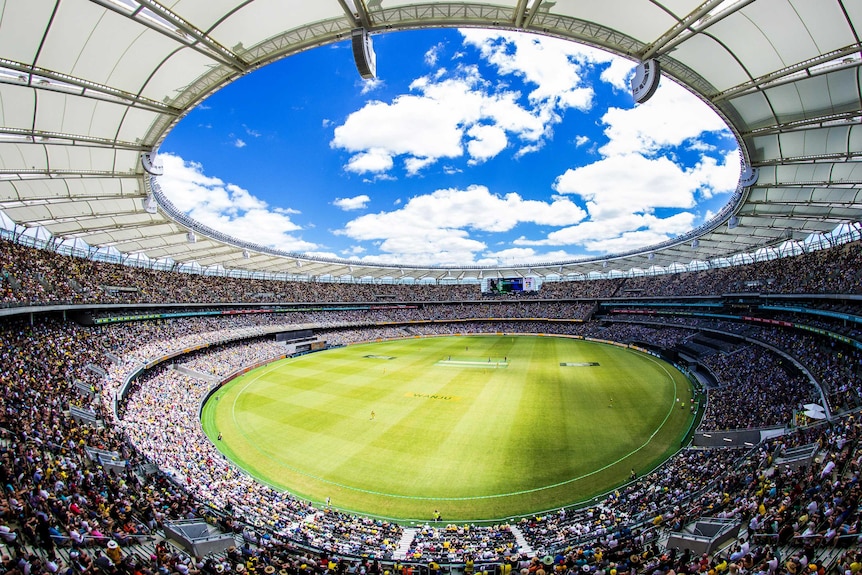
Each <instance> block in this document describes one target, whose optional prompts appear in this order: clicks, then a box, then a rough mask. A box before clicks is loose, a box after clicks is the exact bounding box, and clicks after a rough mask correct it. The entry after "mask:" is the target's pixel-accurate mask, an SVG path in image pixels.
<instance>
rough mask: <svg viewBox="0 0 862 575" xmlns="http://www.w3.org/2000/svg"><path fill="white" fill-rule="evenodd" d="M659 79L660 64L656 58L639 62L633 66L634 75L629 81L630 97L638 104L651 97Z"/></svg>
mask: <svg viewBox="0 0 862 575" xmlns="http://www.w3.org/2000/svg"><path fill="white" fill-rule="evenodd" d="M660 79H661V66H660V65H659V63H658V60H655V59H651V60H647V61H646V62H641V63H640V64H638V65H637V67H636V68H635V75H634V78H632V81H631V87H632V97H633V98H634V99H635V102H637V103H638V104H643V103H644V102H646V101H647V100H649V99H650V98H652V96H653V94H655V91H656V90H657V89H658V83H659V80H660Z"/></svg>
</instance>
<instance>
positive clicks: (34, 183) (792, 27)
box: [0, 0, 862, 280]
mask: <svg viewBox="0 0 862 575" xmlns="http://www.w3.org/2000/svg"><path fill="white" fill-rule="evenodd" d="M2 4H3V9H2V11H0V106H2V107H0V113H2V119H0V210H2V211H3V212H4V213H5V214H6V215H7V216H8V217H9V218H11V219H12V220H13V221H14V222H16V223H18V224H21V225H23V226H28V227H34V226H41V227H44V228H45V229H47V230H48V231H50V232H51V233H52V234H53V235H54V236H55V237H56V238H58V239H63V240H73V239H81V240H83V241H85V242H86V243H87V244H89V245H90V246H94V247H102V248H113V249H116V250H118V251H119V252H120V253H122V254H128V255H129V256H130V257H140V256H139V255H138V254H144V255H146V256H147V257H148V258H150V259H153V260H156V259H166V258H168V259H171V260H173V261H175V262H197V264H199V265H200V266H202V267H204V268H209V267H218V268H227V269H233V268H240V269H245V270H252V271H266V272H275V273H287V274H291V275H301V276H309V277H335V278H340V277H344V276H350V277H353V278H376V279H378V278H390V277H391V278H394V279H398V278H404V277H410V278H415V279H428V278H434V279H451V280H463V279H469V278H481V277H488V276H497V275H502V276H509V275H537V276H545V277H548V276H557V275H559V276H567V275H572V274H577V275H580V274H583V275H589V274H590V273H602V274H603V273H607V272H608V271H609V270H622V271H624V272H625V271H628V270H630V269H649V268H653V267H654V266H657V267H658V268H665V269H675V268H678V267H680V266H688V265H690V264H691V262H693V261H705V260H715V259H716V258H723V257H729V256H732V255H734V254H744V253H753V252H757V251H758V250H762V249H763V248H764V247H768V246H777V245H781V244H785V243H786V242H788V241H802V240H804V239H806V238H809V237H810V236H811V235H812V234H823V233H829V232H831V231H832V230H834V229H835V228H836V227H837V226H839V225H841V224H845V223H850V222H858V221H860V220H862V163H860V159H862V120H860V118H862V58H860V50H862V44H860V35H862V2H859V1H858V0H706V1H704V0H603V1H602V2H597V1H595V0H556V1H550V0H498V1H496V2H493V3H492V2H435V1H429V0H425V1H418V2H414V1H405V0H304V1H303V0H171V1H169V2H157V1H155V0H62V1H61V0H6V1H5V2H3V3H2ZM440 26H462V27H463V26H474V27H485V28H499V29H512V30H523V31H527V32H534V33H538V34H545V35H551V36H556V37H561V38H566V39H570V40H573V41H576V42H581V43H584V44H588V45H592V46H596V47H600V48H603V49H606V50H609V51H611V52H614V53H616V54H619V55H621V56H624V57H627V58H629V59H631V60H633V61H645V60H648V59H650V58H655V59H657V60H658V61H659V62H660V64H661V69H662V74H664V75H665V76H670V77H672V78H674V79H675V80H676V81H678V82H680V83H682V84H684V85H686V86H687V87H688V88H689V89H691V90H692V91H693V92H695V93H696V94H698V95H699V96H700V97H701V98H702V99H703V100H705V101H706V102H708V103H709V104H710V105H712V106H713V107H714V108H715V109H716V110H717V111H718V112H719V113H720V114H721V115H722V116H723V117H724V118H725V119H726V120H727V121H728V123H729V125H730V126H731V128H732V130H733V131H734V132H735V133H736V135H737V137H738V139H739V141H740V144H741V148H742V155H743V158H742V161H743V163H744V165H745V166H750V167H753V168H756V169H757V174H758V176H757V179H756V181H755V182H754V183H753V185H750V186H748V187H746V186H744V185H740V188H739V190H738V193H737V195H736V196H735V197H734V200H733V201H732V202H731V204H729V205H728V207H727V209H726V210H725V211H724V212H723V213H722V214H720V217H719V218H718V219H717V220H714V221H713V222H711V225H709V226H705V228H704V229H698V230H693V231H692V233H690V234H687V235H685V236H684V237H680V238H677V239H676V240H675V241H673V242H669V243H668V244H666V245H661V246H648V247H645V248H644V249H643V250H638V251H637V252H636V253H630V254H619V255H616V256H605V257H601V258H597V259H592V260H580V261H576V262H553V263H550V264H547V265H537V264H531V265H524V266H511V267H485V268H482V267H434V266H430V267H423V266H411V265H410V262H404V264H403V265H400V266H394V265H369V264H366V263H362V262H350V261H347V260H326V259H321V258H312V257H303V256H301V255H298V254H283V253H278V252H275V251H274V250H268V249H266V248H262V247H259V246H254V245H253V244H248V243H243V242H241V241H239V242H235V241H233V240H232V239H231V238H229V237H227V236H222V235H220V234H217V233H215V232H212V231H211V230H206V229H203V228H202V227H201V226H198V225H197V224H196V223H195V222H193V221H190V220H187V219H186V220H183V219H182V214H177V213H174V217H171V216H170V215H169V212H170V211H171V206H170V205H169V204H168V203H167V202H165V201H164V199H163V198H158V196H157V198H158V199H161V200H162V201H161V202H160V205H159V209H158V210H154V209H153V208H154V206H153V205H152V204H151V203H150V204H149V208H150V209H149V210H148V209H147V207H148V202H147V197H148V195H149V194H150V193H151V188H150V182H149V179H148V174H146V172H145V171H144V169H143V167H142V162H141V154H142V153H144V152H151V151H155V150H157V149H158V146H159V144H160V142H161V141H162V140H163V138H164V137H165V135H166V134H167V132H168V131H169V130H170V129H171V127H172V126H173V125H174V124H175V123H176V122H177V121H179V120H180V119H181V118H182V117H183V116H184V114H186V113H187V112H188V111H190V110H191V109H192V108H193V107H194V106H195V105H196V104H197V103H198V102H200V101H201V100H202V99H203V98H205V97H206V96H207V95H209V94H211V93H212V92H213V91H215V90H218V89H219V88H220V87H222V86H224V85H225V84H227V83H229V82H231V81H233V80H235V79H236V78H238V77H240V76H242V75H243V74H247V73H249V72H251V71H253V70H254V69H256V68H259V67H261V66H263V65H266V64H267V63H269V62H272V61H274V60H277V59H280V58H283V57H285V56H289V55H291V54H294V53H296V52H299V51H302V50H307V49H310V48H314V47H317V46H320V45H324V44H328V43H331V42H337V41H340V40H344V39H346V38H349V37H350V35H351V31H352V30H353V29H356V28H365V29H367V30H369V31H371V32H372V33H378V32H385V31H390V30H399V29H413V28H423V27H440ZM728 223H730V224H731V225H728ZM190 229H196V233H195V234H193V235H191V234H190V233H189V231H190ZM191 240H194V241H191ZM695 240H696V241H695Z"/></svg>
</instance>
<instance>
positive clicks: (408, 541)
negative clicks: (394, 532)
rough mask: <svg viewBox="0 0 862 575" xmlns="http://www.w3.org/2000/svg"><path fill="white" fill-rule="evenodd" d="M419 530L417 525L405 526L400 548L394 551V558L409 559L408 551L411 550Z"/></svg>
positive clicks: (399, 543) (398, 559)
mask: <svg viewBox="0 0 862 575" xmlns="http://www.w3.org/2000/svg"><path fill="white" fill-rule="evenodd" d="M417 531H419V530H418V529H416V528H415V527H405V528H404V532H403V533H401V540H400V541H399V542H398V548H397V549H395V551H394V552H393V553H392V558H393V559H395V560H396V561H403V560H404V559H407V552H408V551H410V546H411V545H412V544H413V537H414V536H415V535H416V532H417Z"/></svg>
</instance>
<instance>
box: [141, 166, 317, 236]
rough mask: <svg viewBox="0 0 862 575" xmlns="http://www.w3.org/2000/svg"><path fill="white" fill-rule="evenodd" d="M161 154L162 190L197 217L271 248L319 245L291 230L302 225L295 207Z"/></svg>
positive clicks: (225, 230)
mask: <svg viewBox="0 0 862 575" xmlns="http://www.w3.org/2000/svg"><path fill="white" fill-rule="evenodd" d="M159 158H160V159H161V160H162V163H163V164H164V168H165V174H164V175H163V176H160V177H159V179H158V182H159V186H160V187H161V189H162V192H163V193H164V194H165V196H167V198H168V199H169V200H170V201H171V203H172V204H174V206H176V208H177V209H179V210H180V211H182V212H183V213H185V214H187V215H188V216H190V217H191V218H193V219H195V220H196V221H198V222H200V223H202V224H204V225H205V226H208V227H210V228H212V229H214V230H217V231H220V232H222V233H225V234H228V235H229V236H233V237H235V238H240V239H251V240H252V241H254V242H256V243H258V244H261V245H264V246H268V247H272V248H277V249H282V250H287V251H299V252H304V251H308V250H312V249H315V248H317V247H318V246H317V244H314V243H312V242H307V241H305V240H303V239H302V238H300V237H297V236H296V235H294V234H293V233H292V232H297V231H299V230H300V229H301V227H300V226H299V225H298V224H296V223H295V222H294V221H292V220H291V216H292V215H295V214H297V213H299V212H297V211H296V210H292V209H289V208H274V207H272V206H270V205H268V204H267V203H266V202H265V201H263V200H261V199H260V198H258V197H256V196H254V195H253V194H252V193H250V192H249V191H248V190H246V189H244V188H242V187H240V186H237V185H235V184H231V183H225V182H224V181H222V180H221V179H219V178H216V177H212V176H208V175H206V173H205V172H204V168H203V166H202V165H201V164H198V163H194V162H187V161H185V160H184V159H183V158H181V157H180V156H177V155H174V154H169V153H164V154H159Z"/></svg>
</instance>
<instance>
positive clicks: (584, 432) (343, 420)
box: [202, 336, 692, 521]
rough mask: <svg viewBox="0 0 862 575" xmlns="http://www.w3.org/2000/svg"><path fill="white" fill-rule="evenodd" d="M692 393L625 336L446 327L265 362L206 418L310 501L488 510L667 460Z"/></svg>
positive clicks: (601, 486)
mask: <svg viewBox="0 0 862 575" xmlns="http://www.w3.org/2000/svg"><path fill="white" fill-rule="evenodd" d="M562 364H566V365H562ZM690 398H691V388H690V385H689V382H688V381H687V379H686V378H685V377H684V376H683V375H682V374H681V373H679V372H678V371H677V370H676V369H674V368H673V367H672V366H671V365H669V364H667V363H664V362H662V361H660V360H658V359H656V358H654V357H652V356H649V355H646V354H641V353H639V352H636V351H633V350H628V349H624V348H620V347H617V346H612V345H607V344H600V343H592V342H585V341H581V340H574V339H569V338H561V337H529V336H465V337H438V338H423V339H405V340H398V341H388V342H380V343H370V344H362V345H354V346H348V347H344V348H337V349H332V350H327V351H324V352H319V353H314V354H309V355H305V356H301V357H298V358H294V359H287V360H283V361H279V362H276V363H273V364H270V365H267V366H264V367H262V368H259V369H256V370H254V371H251V372H249V373H248V374H246V375H244V376H242V377H240V378H237V379H235V380H234V381H232V382H230V383H229V384H227V385H226V386H225V387H224V388H223V389H221V390H219V391H218V392H217V393H216V394H215V395H214V396H213V398H211V399H210V400H209V401H208V402H207V404H206V405H205V406H204V410H203V414H202V421H203V426H204V430H205V431H206V433H207V435H208V436H209V437H210V439H211V440H213V441H214V443H216V445H217V446H218V448H219V449H220V450H222V452H224V453H225V454H226V455H227V456H228V457H229V458H230V459H232V460H233V461H235V462H236V463H237V464H238V465H240V466H241V467H242V468H243V469H245V470H246V471H247V472H248V473H250V474H251V475H253V476H255V477H257V478H258V479H259V480H261V481H264V482H266V483H269V484H271V485H273V486H275V487H277V488H279V489H286V490H288V491H290V492H292V493H294V494H296V495H298V496H299V497H302V498H305V499H309V500H311V501H315V502H318V503H321V502H323V501H325V500H326V498H327V497H330V498H331V500H332V505H333V506H334V507H336V508H339V509H342V510H345V511H350V512H355V513H363V514H368V515H374V516H380V517H387V518H394V519H398V520H403V521H410V520H428V519H430V518H431V517H432V515H433V512H434V511H435V510H439V511H440V513H441V514H442V516H443V519H444V520H458V521H466V520H482V519H488V520H490V519H504V518H508V517H513V516H517V515H522V514H530V513H538V512H541V511H544V510H548V509H553V508H557V507H560V506H564V505H568V504H572V503H576V502H581V501H584V500H588V499H589V498H591V497H594V496H596V495H598V494H601V493H604V492H606V491H607V490H609V489H611V488H613V487H614V486H616V485H619V484H621V483H624V482H625V481H626V480H627V479H628V476H629V474H630V473H631V470H632V469H633V468H634V469H635V470H637V471H638V473H641V472H643V471H645V470H648V469H651V468H652V467H654V466H656V465H657V464H659V463H660V462H661V461H663V460H664V459H665V458H667V457H669V456H670V455H671V454H672V453H674V452H675V451H676V450H677V449H678V448H679V442H680V440H681V438H682V437H683V436H684V434H685V432H686V430H687V429H688V426H689V425H690V423H691V418H692V416H691V414H690V413H689V409H688V407H689V400H690ZM677 399H679V400H680V401H679V402H678V401H677ZM372 411H373V412H374V417H373V419H372V415H371V413H372ZM219 433H221V434H222V440H220V441H219V440H217V439H216V438H217V435H218V434H219Z"/></svg>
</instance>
